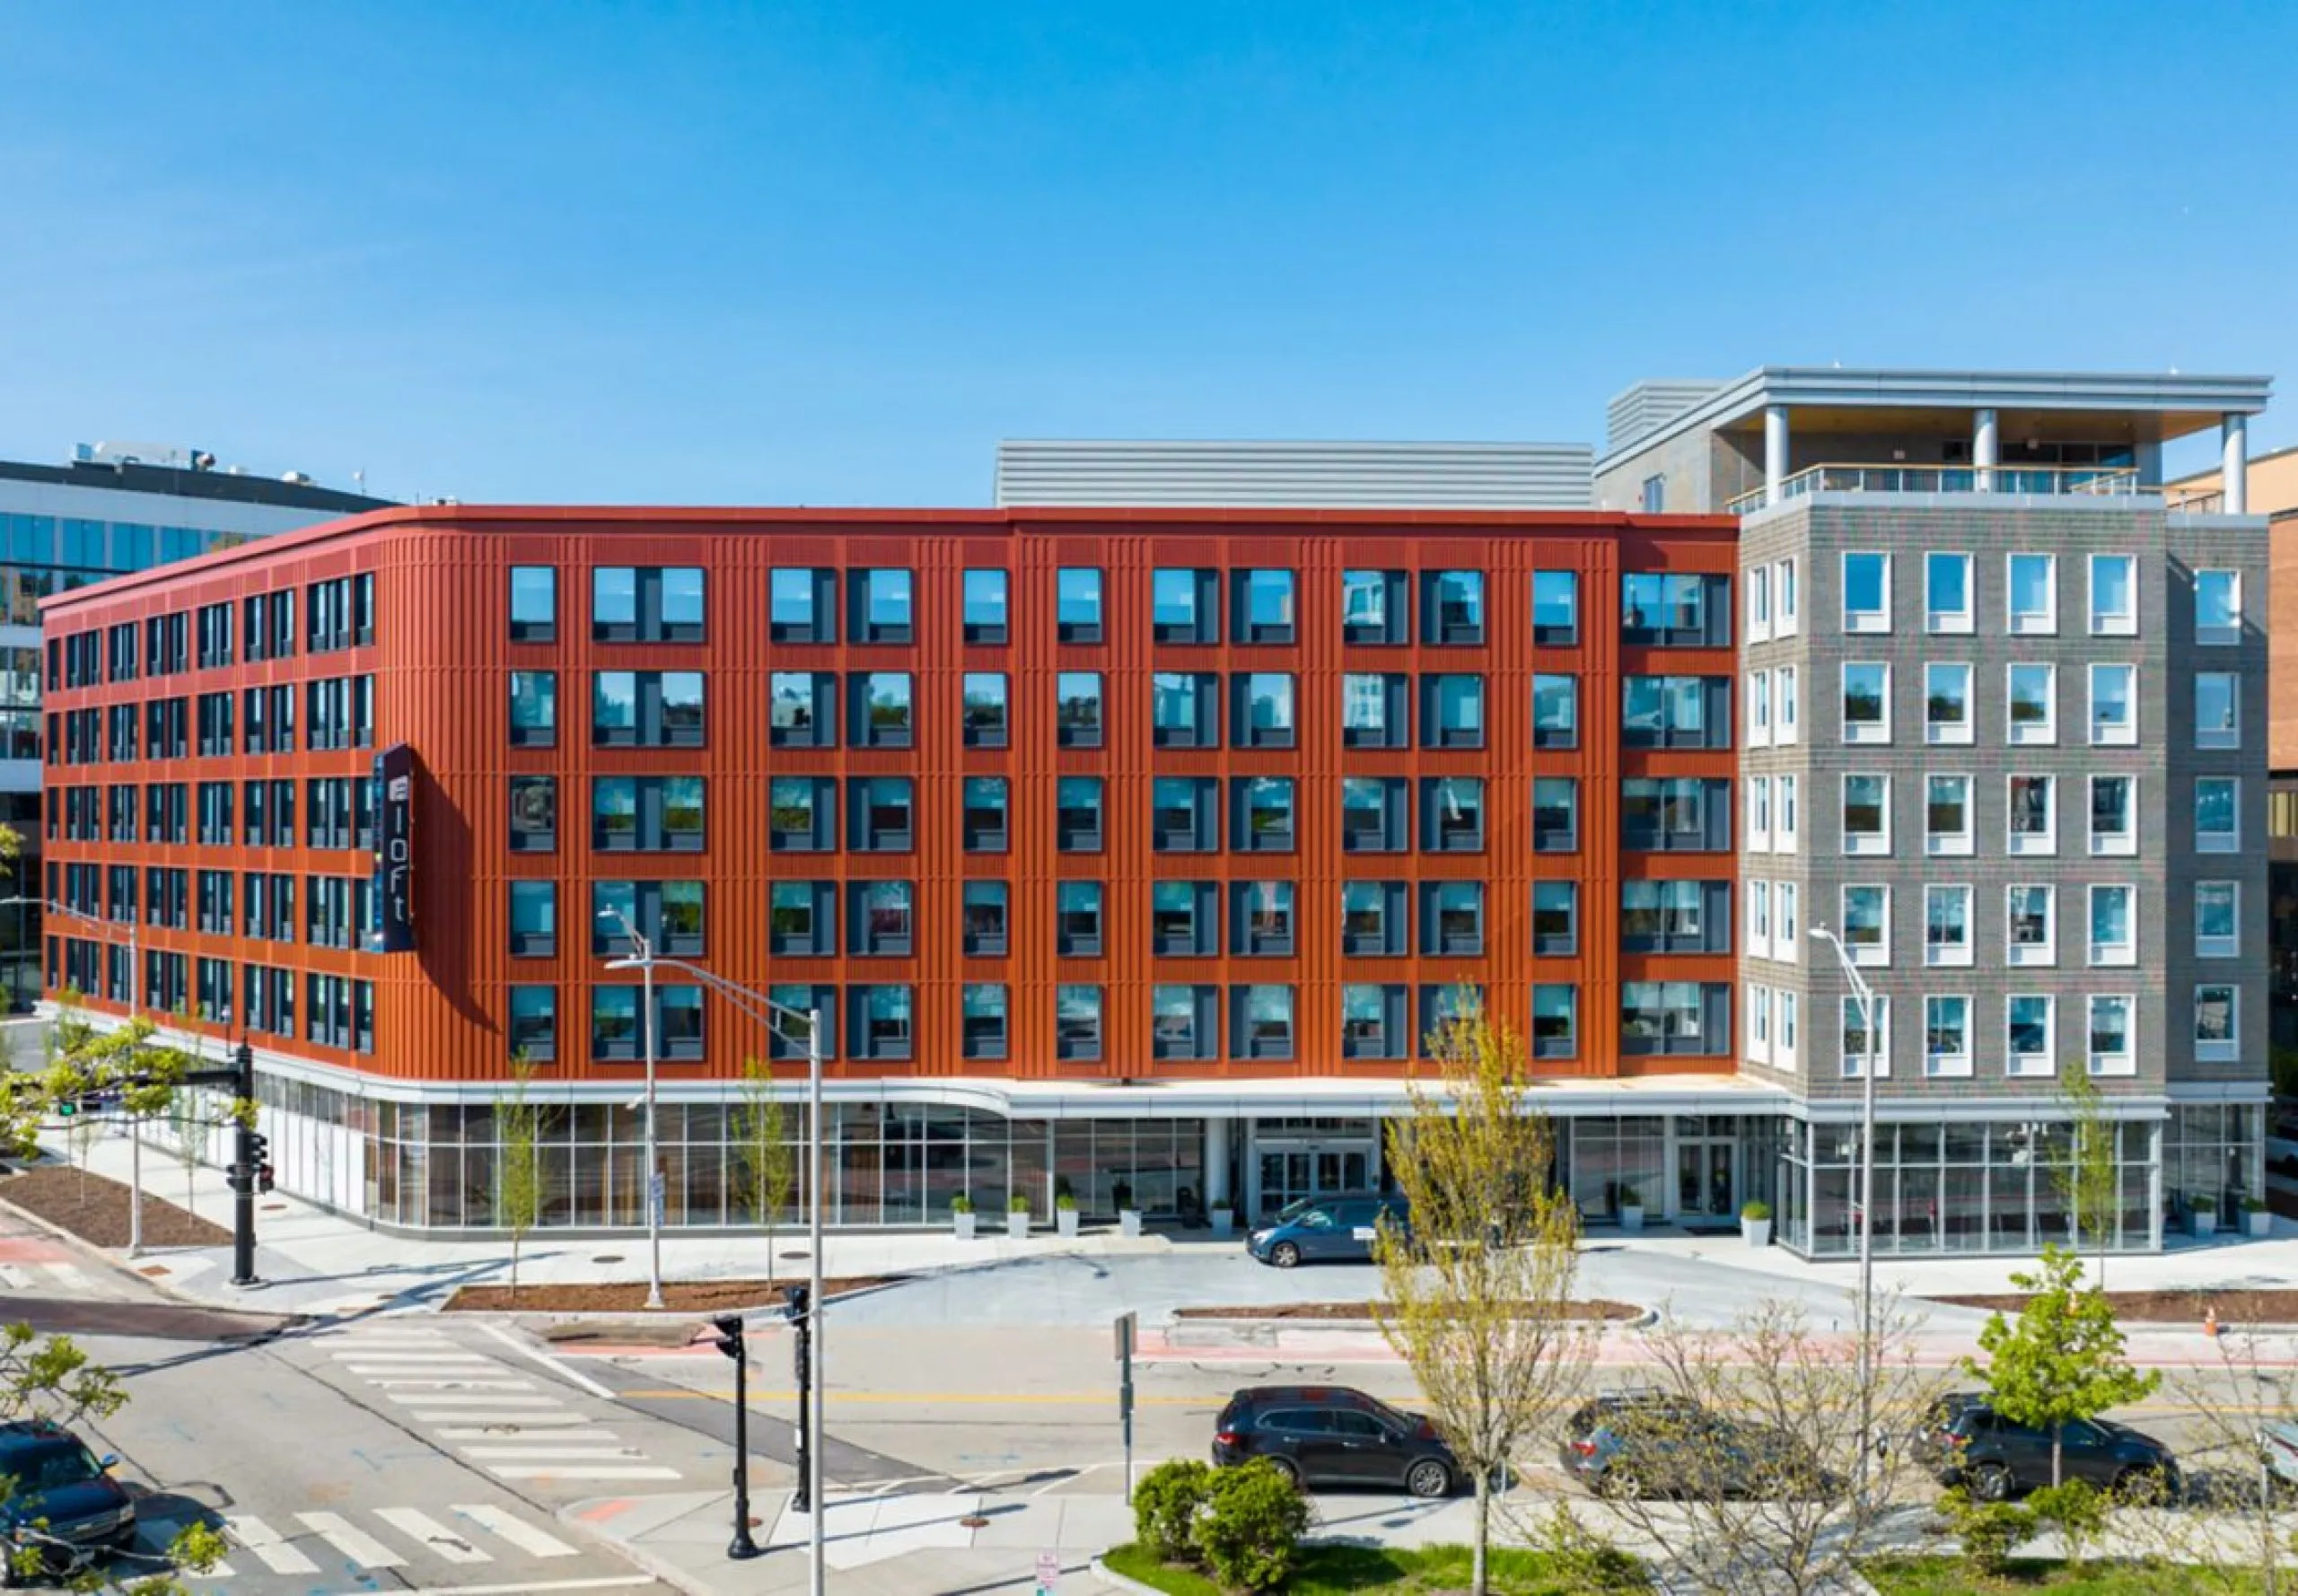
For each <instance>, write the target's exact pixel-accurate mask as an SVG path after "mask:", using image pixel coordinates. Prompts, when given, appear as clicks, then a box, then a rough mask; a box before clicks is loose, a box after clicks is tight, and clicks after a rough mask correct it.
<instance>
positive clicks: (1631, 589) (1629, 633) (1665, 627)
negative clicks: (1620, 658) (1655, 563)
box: [1619, 571, 1732, 648]
mask: <svg viewBox="0 0 2298 1596" xmlns="http://www.w3.org/2000/svg"><path fill="white" fill-rule="evenodd" d="M1619 592H1620V641H1621V642H1622V643H1625V644H1627V645H1630V646H1632V647H1642V648H1728V647H1730V646H1731V643H1732V579H1731V578H1730V577H1728V576H1723V575H1714V576H1710V575H1704V574H1700V573H1698V572H1696V571H1693V572H1673V571H1670V572H1660V571H1630V572H1627V573H1626V574H1623V575H1622V576H1621V577H1620V582H1619Z"/></svg>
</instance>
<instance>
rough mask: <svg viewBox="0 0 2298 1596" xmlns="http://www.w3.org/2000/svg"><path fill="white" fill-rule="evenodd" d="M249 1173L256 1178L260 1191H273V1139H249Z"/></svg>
mask: <svg viewBox="0 0 2298 1596" xmlns="http://www.w3.org/2000/svg"><path fill="white" fill-rule="evenodd" d="M248 1171H249V1173H250V1174H251V1175H253V1176H254V1177H255V1188H256V1189H257V1190H258V1191H269V1190H270V1189H271V1138H270V1137H269V1136H261V1135H250V1136H249V1137H248Z"/></svg>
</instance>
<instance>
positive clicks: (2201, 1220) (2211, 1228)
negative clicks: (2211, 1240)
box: [2187, 1212, 2218, 1238]
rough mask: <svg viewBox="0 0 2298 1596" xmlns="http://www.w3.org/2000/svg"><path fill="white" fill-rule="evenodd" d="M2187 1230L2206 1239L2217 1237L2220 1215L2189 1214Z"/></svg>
mask: <svg viewBox="0 0 2298 1596" xmlns="http://www.w3.org/2000/svg"><path fill="white" fill-rule="evenodd" d="M2187 1228H2188V1230H2190V1231H2192V1232H2194V1233H2195V1234H2196V1235H2197V1236H2201V1237H2205V1238H2207V1237H2210V1236H2215V1235H2216V1234H2217V1233H2218V1215H2217V1214H2216V1213H2215V1212H2213V1213H2209V1214H2188V1215H2187Z"/></svg>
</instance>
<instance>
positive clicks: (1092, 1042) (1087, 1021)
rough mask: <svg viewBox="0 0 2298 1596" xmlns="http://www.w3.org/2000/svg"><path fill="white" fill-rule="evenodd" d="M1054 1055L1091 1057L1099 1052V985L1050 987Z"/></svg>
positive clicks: (1059, 1056)
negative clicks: (1051, 993) (1051, 992)
mask: <svg viewBox="0 0 2298 1596" xmlns="http://www.w3.org/2000/svg"><path fill="white" fill-rule="evenodd" d="M1053 1050H1054V1056H1055V1057H1058V1058H1065V1059H1092V1058H1099V1057H1101V988H1100V987H1082V986H1062V987H1055V988H1054V989H1053Z"/></svg>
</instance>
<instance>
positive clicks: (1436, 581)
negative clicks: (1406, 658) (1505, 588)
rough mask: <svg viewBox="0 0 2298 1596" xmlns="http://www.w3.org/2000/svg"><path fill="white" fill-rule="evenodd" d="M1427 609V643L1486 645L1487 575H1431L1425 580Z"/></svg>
mask: <svg viewBox="0 0 2298 1596" xmlns="http://www.w3.org/2000/svg"><path fill="white" fill-rule="evenodd" d="M1422 580H1423V582H1424V583H1425V591H1426V594H1427V606H1428V620H1427V625H1426V627H1425V628H1424V630H1423V638H1424V640H1425V641H1426V642H1428V643H1432V644H1447V643H1450V644H1463V645H1476V644H1481V643H1482V642H1483V641H1484V573H1483V572H1481V571H1431V572H1429V573H1427V574H1426V575H1425V577H1424V578H1423V579H1422Z"/></svg>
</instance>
